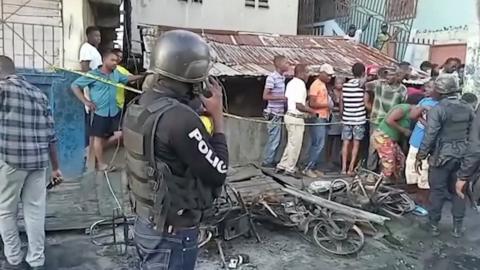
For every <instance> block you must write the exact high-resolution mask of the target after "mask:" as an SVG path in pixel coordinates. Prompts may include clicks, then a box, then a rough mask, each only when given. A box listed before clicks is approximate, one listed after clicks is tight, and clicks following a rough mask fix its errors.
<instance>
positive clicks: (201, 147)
mask: <svg viewBox="0 0 480 270" xmlns="http://www.w3.org/2000/svg"><path fill="white" fill-rule="evenodd" d="M188 137H189V138H190V139H195V140H197V142H198V151H200V153H202V154H203V155H204V156H205V159H206V160H207V161H208V163H210V164H211V165H212V166H213V167H214V168H215V169H216V170H217V171H218V172H219V173H227V166H226V165H225V162H223V160H220V159H219V158H218V157H217V156H215V157H214V154H213V151H212V149H210V147H209V146H208V144H207V142H206V141H205V140H204V139H203V136H202V133H200V130H199V129H198V128H196V129H194V130H193V131H192V132H190V133H189V134H188Z"/></svg>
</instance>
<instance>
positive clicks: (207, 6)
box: [131, 0, 298, 52]
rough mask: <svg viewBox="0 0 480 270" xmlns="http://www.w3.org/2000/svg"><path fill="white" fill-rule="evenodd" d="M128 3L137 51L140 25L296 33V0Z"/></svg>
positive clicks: (151, 1) (177, 0)
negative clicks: (130, 9)
mask: <svg viewBox="0 0 480 270" xmlns="http://www.w3.org/2000/svg"><path fill="white" fill-rule="evenodd" d="M131 5H132V12H131V20H132V21H131V31H132V39H133V43H132V47H133V49H134V51H135V52H140V46H139V41H140V33H139V31H138V30H137V27H138V26H139V25H166V26H172V27H181V28H197V29H202V28H203V29H218V30H232V31H245V32H262V33H276V34H291V35H295V34H296V33H297V15H298V0H228V1H227V0H137V1H132V2H131Z"/></svg>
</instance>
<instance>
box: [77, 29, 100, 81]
mask: <svg viewBox="0 0 480 270" xmlns="http://www.w3.org/2000/svg"><path fill="white" fill-rule="evenodd" d="M86 34H87V42H85V43H84V44H83V45H82V47H81V48H80V66H81V70H82V72H87V71H90V70H94V69H96V68H98V66H101V65H102V55H100V52H99V51H98V45H100V42H101V41H102V37H101V35H100V30H98V28H97V27H95V26H89V27H87V31H86Z"/></svg>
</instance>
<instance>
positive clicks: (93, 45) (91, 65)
mask: <svg viewBox="0 0 480 270" xmlns="http://www.w3.org/2000/svg"><path fill="white" fill-rule="evenodd" d="M86 34H87V42H85V43H83V45H82V47H80V69H81V71H82V72H88V71H90V70H95V69H96V68H98V67H99V66H101V65H102V55H101V54H100V52H99V51H98V45H100V42H101V41H102V36H101V34H100V30H99V29H98V28H97V27H95V26H89V27H87V30H86ZM83 95H84V96H85V98H86V99H87V100H90V93H89V90H88V87H86V88H85V89H83ZM90 121H91V120H90V115H89V109H88V108H87V107H85V127H88V126H90ZM91 140H92V138H89V136H88V131H87V132H85V146H86V147H87V148H86V156H89V151H90V150H89V148H88V146H89V145H90V141H91Z"/></svg>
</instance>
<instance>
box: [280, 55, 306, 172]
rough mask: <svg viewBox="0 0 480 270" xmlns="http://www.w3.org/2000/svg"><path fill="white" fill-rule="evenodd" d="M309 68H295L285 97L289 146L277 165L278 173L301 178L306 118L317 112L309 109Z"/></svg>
mask: <svg viewBox="0 0 480 270" xmlns="http://www.w3.org/2000/svg"><path fill="white" fill-rule="evenodd" d="M308 76H309V75H308V68H307V66H306V65H303V64H298V65H297V66H296V67H295V77H294V78H293V79H292V80H291V81H290V82H289V83H288V84H287V88H286V91H285V97H286V98H287V100H288V101H287V106H288V108H287V113H286V114H285V117H284V120H285V125H286V128H287V146H286V147H285V150H284V152H283V156H282V159H281V161H280V163H278V165H277V170H276V171H277V172H285V174H286V175H289V176H293V177H295V178H299V177H298V176H297V174H296V172H297V169H296V165H297V161H298V158H299V156H300V151H301V150H302V142H303V132H304V131H305V125H304V118H305V116H306V113H307V114H312V115H313V114H315V111H314V110H313V109H311V108H310V107H308V106H307V105H305V104H306V100H307V86H306V85H305V82H307V80H308Z"/></svg>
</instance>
